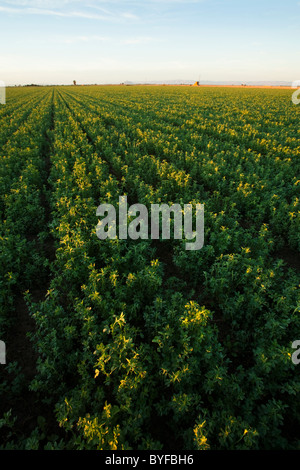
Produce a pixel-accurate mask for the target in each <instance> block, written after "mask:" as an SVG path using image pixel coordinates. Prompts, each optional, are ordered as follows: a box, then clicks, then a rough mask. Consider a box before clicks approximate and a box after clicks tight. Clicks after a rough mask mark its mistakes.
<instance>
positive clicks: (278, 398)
mask: <svg viewBox="0 0 300 470" xmlns="http://www.w3.org/2000/svg"><path fill="white" fill-rule="evenodd" d="M299 117H300V108H299V106H295V105H293V104H292V102H291V90H283V89H282V90H281V89H255V88H249V89H247V88H218V87H211V88H210V87H206V88H201V87H180V86H172V87H171V86H170V87H168V86H156V87H154V86H153V87H151V86H84V87H80V86H73V87H67V86H64V87H63V86H62V87H27V88H17V87H16V88H9V89H8V90H7V104H6V105H3V106H1V107H0V122H1V127H0V144H1V145H0V152H1V158H0V190H1V193H0V214H1V220H0V223H1V234H0V237H1V252H0V270H1V277H0V294H1V295H0V302H1V310H0V340H3V341H4V342H5V344H6V348H7V363H6V365H3V364H2V365H0V374H1V382H0V396H1V400H0V448H1V449H66V450H73V449H76V450H77V449H87V450H89V449H92V450H116V449H117V450H130V449H134V450H144V449H151V450H232V449H234V450H239V449H261V450H264V449H267V450H269V449H298V450H299V449H300V435H299V424H300V404H299V403H300V401H299V391H300V375H299V372H300V365H298V366H297V365H295V364H294V363H293V362H292V360H291V357H292V354H293V352H294V351H293V349H292V347H291V345H292V342H293V341H294V340H298V339H300V317H299V314H300V303H299V270H300V264H299V251H300V237H299V229H300V222H299V209H300V202H299V196H300V127H299V123H300V120H299ZM123 195H126V196H127V197H128V201H129V202H130V204H134V203H141V204H144V205H146V206H150V205H151V204H153V203H159V204H161V203H166V204H173V203H179V204H182V205H183V204H187V203H192V204H196V203H201V204H204V207H205V226H204V233H205V235H204V246H203V248H202V249H201V250H199V251H186V250H185V249H184V247H183V245H184V241H183V240H174V239H170V240H150V239H149V240H142V239H139V240H131V239H126V240H124V239H107V240H99V239H98V238H97V236H96V225H97V221H98V220H97V217H96V209H97V207H98V206H99V204H101V203H102V202H104V203H110V204H113V205H114V206H115V207H117V205H118V201H119V197H120V196H123Z"/></svg>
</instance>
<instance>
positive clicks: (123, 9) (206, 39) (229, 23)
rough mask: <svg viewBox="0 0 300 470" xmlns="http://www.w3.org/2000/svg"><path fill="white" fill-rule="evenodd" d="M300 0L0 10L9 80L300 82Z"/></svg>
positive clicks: (22, 0)
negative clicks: (299, 80)
mask: <svg viewBox="0 0 300 470" xmlns="http://www.w3.org/2000/svg"><path fill="white" fill-rule="evenodd" d="M299 25H300V0H285V1H281V0H247V1H244V0H219V1H217V0H198V1H197V0H141V1H139V0H132V1H127V0H110V1H105V0H88V1H80V0H60V1H56V0H51V1H48V0H45V1H42V0H40V1H39V0H15V1H0V40H1V44H2V47H1V50H0V80H3V81H4V82H5V83H6V84H7V85H12V84H24V83H41V84H53V83H57V84H67V83H72V81H73V79H76V80H77V82H78V83H120V82H123V81H126V80H129V81H137V82H141V81H142V82H143V81H155V80H162V81H164V80H177V79H180V80H198V79H199V77H200V80H201V81H203V82H204V81H208V80H214V81H241V82H247V81H253V80H255V81H260V80H268V81H276V80H280V81H287V82H290V83H291V82H292V81H294V80H298V79H300V66H299V64H300V60H299V59H300V57H299V56H300V49H299V39H300V26H299Z"/></svg>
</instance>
